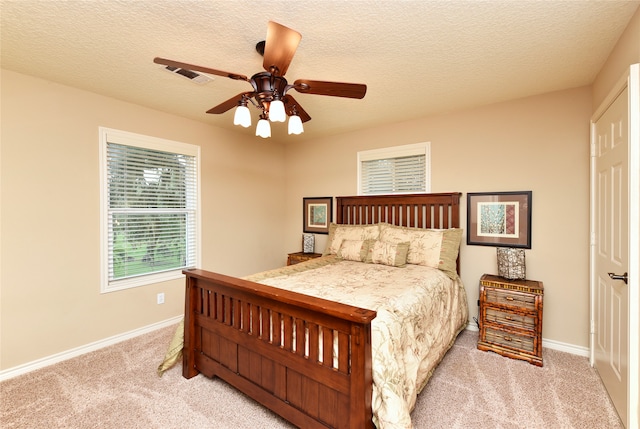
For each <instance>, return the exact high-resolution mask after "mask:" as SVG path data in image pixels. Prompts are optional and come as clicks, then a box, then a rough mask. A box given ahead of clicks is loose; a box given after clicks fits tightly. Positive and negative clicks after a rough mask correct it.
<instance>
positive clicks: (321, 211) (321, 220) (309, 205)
mask: <svg viewBox="0 0 640 429" xmlns="http://www.w3.org/2000/svg"><path fill="white" fill-rule="evenodd" d="M332 203H333V197H318V198H306V197H305V198H303V199H302V205H303V219H304V226H303V228H302V232H309V233H313V234H328V233H329V224H330V223H331V221H332V220H333V207H332Z"/></svg>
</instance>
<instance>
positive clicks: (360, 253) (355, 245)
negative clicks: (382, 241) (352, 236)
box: [337, 240, 373, 262]
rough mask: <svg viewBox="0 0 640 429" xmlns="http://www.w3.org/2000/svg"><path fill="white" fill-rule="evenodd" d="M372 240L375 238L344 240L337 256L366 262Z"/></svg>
mask: <svg viewBox="0 0 640 429" xmlns="http://www.w3.org/2000/svg"><path fill="white" fill-rule="evenodd" d="M372 241H373V240H364V241H363V240H342V244H340V249H338V253H337V256H338V258H342V259H346V260H347V261H357V262H364V261H365V259H366V258H367V252H368V251H369V245H370V243H371V242H372Z"/></svg>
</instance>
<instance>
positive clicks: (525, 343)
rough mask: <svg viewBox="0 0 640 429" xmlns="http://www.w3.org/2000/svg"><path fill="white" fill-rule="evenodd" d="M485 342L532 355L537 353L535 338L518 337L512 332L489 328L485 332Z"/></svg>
mask: <svg viewBox="0 0 640 429" xmlns="http://www.w3.org/2000/svg"><path fill="white" fill-rule="evenodd" d="M485 342H487V343H493V344H497V345H500V346H502V347H508V348H510V349H514V350H521V351H524V352H527V353H531V354H533V353H534V352H535V343H534V341H533V337H528V336H526V335H518V334H514V333H512V332H503V331H500V330H498V329H493V328H489V327H487V328H486V330H485Z"/></svg>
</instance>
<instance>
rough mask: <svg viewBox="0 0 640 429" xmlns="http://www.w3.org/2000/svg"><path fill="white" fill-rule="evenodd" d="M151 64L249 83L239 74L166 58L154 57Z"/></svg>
mask: <svg viewBox="0 0 640 429" xmlns="http://www.w3.org/2000/svg"><path fill="white" fill-rule="evenodd" d="M153 62H154V63H156V64H162V65H165V66H169V67H178V68H181V69H186V70H194V71H199V72H202V73H209V74H214V75H216V76H224V77H228V78H230V79H235V80H246V81H247V82H248V81H249V78H247V77H246V76H244V75H241V74H236V73H230V72H226V71H222V70H216V69H210V68H209V67H202V66H197V65H195V64H187V63H181V62H179V61H173V60H168V59H166V58H160V57H156V58H154V59H153Z"/></svg>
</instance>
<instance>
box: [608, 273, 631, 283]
mask: <svg viewBox="0 0 640 429" xmlns="http://www.w3.org/2000/svg"><path fill="white" fill-rule="evenodd" d="M607 274H609V277H610V278H611V280H622V281H623V282H624V284H628V283H627V281H628V280H629V276H628V275H627V273H624V274H622V275H620V274H614V273H607Z"/></svg>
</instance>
